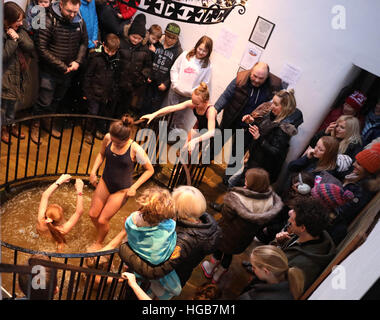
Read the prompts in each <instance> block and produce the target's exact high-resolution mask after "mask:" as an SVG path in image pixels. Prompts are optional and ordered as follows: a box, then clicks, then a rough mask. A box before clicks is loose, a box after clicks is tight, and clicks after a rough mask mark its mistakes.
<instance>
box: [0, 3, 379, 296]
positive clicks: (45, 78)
mask: <svg viewBox="0 0 380 320" xmlns="http://www.w3.org/2000/svg"><path fill="white" fill-rule="evenodd" d="M135 2H136V4H137V5H138V2H139V1H135ZM41 12H44V13H46V16H44V17H45V19H44V23H45V27H44V28H40V22H41V19H40V20H38V21H39V22H38V23H37V22H36V17H38V16H39V14H40V13H41ZM39 17H41V16H39ZM24 18H26V20H25V21H24ZM180 34H181V29H180V27H179V26H178V25H177V24H176V23H174V22H170V23H168V24H167V25H166V26H165V29H164V31H163V28H162V27H161V26H159V25H157V24H154V25H152V26H150V27H149V28H148V30H147V28H146V17H145V15H144V14H141V13H136V9H135V8H133V7H128V6H127V5H126V4H125V3H120V2H118V1H111V0H108V1H102V2H99V3H98V2H97V3H96V5H95V0H60V1H53V2H52V3H50V2H49V1H47V0H37V1H36V3H34V1H31V3H30V5H29V6H28V8H27V12H26V14H25V13H24V11H23V10H22V9H21V8H20V7H19V6H18V5H17V4H16V3H14V2H6V3H5V4H4V36H3V43H4V47H3V87H2V105H1V116H2V129H1V140H2V142H3V143H6V144H7V143H9V135H10V134H12V135H14V136H15V137H17V138H19V139H23V138H25V134H24V133H23V132H22V130H16V128H15V127H14V126H12V123H13V122H14V120H15V116H16V112H15V111H16V108H15V106H16V102H17V101H18V100H19V99H20V96H21V95H22V94H23V84H24V82H25V81H26V79H25V77H24V76H23V75H24V73H25V71H26V70H27V68H28V59H29V57H30V56H31V55H33V54H34V52H37V55H38V59H39V66H40V67H39V77H40V85H39V94H38V97H37V100H36V101H35V102H34V104H33V107H32V110H33V111H32V112H33V114H34V115H42V114H49V113H53V114H54V113H59V112H60V111H61V102H62V99H63V98H64V97H65V95H66V94H67V91H68V89H69V88H70V86H71V85H72V84H73V79H74V77H76V78H77V79H80V83H81V98H82V100H83V103H85V105H86V106H87V113H88V114H90V115H103V116H107V117H112V118H116V119H121V120H119V121H114V122H113V123H112V124H111V125H110V126H109V127H108V125H107V124H106V122H104V121H102V120H98V119H97V120H91V121H88V123H87V126H86V128H84V129H83V130H85V133H86V136H85V141H86V142H87V143H89V144H93V143H94V139H95V138H97V139H100V140H102V144H101V148H100V151H99V153H98V155H97V157H96V160H95V162H94V164H93V166H92V168H91V174H90V183H91V184H93V185H94V186H95V187H96V189H95V192H94V195H93V197H92V202H91V207H90V210H89V216H90V218H91V221H92V223H93V224H94V227H95V228H96V234H97V236H96V240H95V242H94V243H93V244H92V245H91V246H90V247H89V248H88V250H89V251H90V252H94V251H98V250H108V249H111V248H120V249H119V254H120V257H121V258H122V260H123V261H124V262H125V263H126V264H127V265H128V266H130V268H131V270H133V271H134V273H126V274H125V277H126V279H128V282H129V283H130V285H131V287H132V289H133V290H134V291H135V292H136V295H137V296H138V297H139V298H141V299H150V298H153V299H171V298H172V297H175V296H178V295H179V294H180V293H181V290H182V288H183V287H184V286H185V284H186V282H187V281H188V280H189V278H190V276H191V273H192V271H193V270H194V268H195V267H197V266H198V265H200V266H201V268H202V270H203V273H204V275H205V277H206V278H207V279H210V280H211V282H212V283H213V284H214V285H215V286H217V285H218V283H220V280H221V279H222V278H223V276H224V274H226V273H227V272H228V271H229V266H230V264H231V261H232V259H233V255H237V254H240V253H242V252H244V251H245V250H246V249H247V248H248V246H249V245H250V244H251V243H252V241H253V240H254V238H255V237H256V239H257V240H259V241H260V245H258V246H257V247H256V248H255V249H254V250H253V251H252V253H251V255H250V261H249V262H246V263H244V265H245V267H246V269H247V271H248V272H250V273H252V274H254V277H253V280H252V282H250V283H249V284H248V285H247V287H246V288H245V289H244V290H243V292H242V293H241V296H240V297H239V298H240V299H298V298H299V297H300V296H301V295H302V293H303V292H304V291H305V290H306V289H307V288H308V287H309V286H310V285H311V284H312V283H313V281H314V280H315V279H316V278H317V277H318V275H319V274H320V273H321V272H322V270H323V269H324V268H325V267H326V266H327V264H328V263H329V262H330V261H331V259H332V258H333V257H334V255H335V254H336V247H337V246H338V245H339V243H340V242H341V241H342V240H343V239H344V237H345V236H346V234H347V230H348V227H349V225H350V223H352V221H353V220H354V219H355V217H356V216H357V215H358V214H359V213H360V211H361V210H362V209H363V208H364V206H365V205H366V204H367V203H368V202H369V201H370V200H371V199H372V197H373V196H374V195H375V194H376V192H378V190H379V187H378V186H379V183H378V182H379V179H380V176H379V172H380V134H379V125H380V121H379V117H380V98H378V99H377V101H376V102H375V105H374V106H373V108H371V109H370V110H369V111H368V113H367V114H366V115H363V114H362V113H360V110H361V109H362V108H363V106H364V105H365V103H366V99H367V98H366V97H365V96H364V94H363V93H361V92H359V91H358V90H355V92H353V93H352V94H351V95H349V96H348V97H347V99H346V100H345V102H344V104H343V105H342V106H339V108H337V109H334V110H332V111H331V113H330V114H329V115H328V116H327V118H326V120H325V121H324V123H323V124H322V125H321V128H320V129H319V131H318V132H317V133H316V135H315V136H314V137H313V138H312V139H311V141H310V143H309V146H308V148H307V149H306V150H305V152H304V154H303V155H302V156H301V157H300V158H298V159H295V160H293V161H291V162H290V163H289V164H288V166H287V167H286V168H285V173H286V174H285V180H284V183H283V187H282V189H281V190H280V189H277V188H275V182H276V181H277V180H278V178H279V175H280V172H281V170H282V169H284V168H283V165H284V163H285V159H286V157H287V154H288V150H289V146H290V141H291V138H292V137H293V136H295V135H297V133H298V127H299V126H300V125H301V124H302V123H303V115H302V112H301V110H300V109H299V108H297V102H296V94H295V91H294V90H293V89H286V88H285V89H284V88H282V87H281V84H275V83H274V81H273V80H272V78H271V76H270V69H269V66H268V64H266V63H264V62H258V63H256V64H255V65H254V66H253V67H252V68H251V69H250V70H244V71H241V72H238V74H237V76H236V78H234V79H233V80H232V81H231V82H230V83H229V85H228V86H227V88H226V89H225V91H224V92H223V93H222V95H221V96H220V97H219V98H218V99H217V101H216V102H215V105H211V104H210V90H211V88H212V86H211V85H212V84H211V79H212V77H211V75H212V63H211V54H212V48H213V41H212V39H211V38H210V37H208V36H202V37H201V38H200V39H199V40H198V41H197V43H196V44H195V45H194V47H193V48H190V49H189V50H182V47H181V44H180V41H179V35H180ZM222 111H223V115H222V117H221V120H220V121H217V115H218V114H219V113H220V112H222ZM168 113H173V119H172V122H171V128H170V129H171V131H174V132H176V130H177V131H179V132H180V133H178V135H179V136H181V133H183V132H185V135H184V137H183V138H184V139H185V140H186V144H185V148H187V151H188V152H189V153H191V152H192V151H193V150H194V148H195V147H196V146H197V145H198V144H200V143H201V142H202V141H210V142H211V144H212V142H213V137H214V133H215V130H216V129H221V130H224V129H230V130H232V132H233V135H232V155H234V154H235V155H236V153H237V152H238V149H239V148H238V144H242V145H243V147H242V148H240V149H242V150H243V151H244V153H245V154H246V157H245V159H246V161H243V157H241V166H242V167H241V170H239V171H238V172H237V173H235V174H231V173H230V171H228V168H229V167H227V169H226V173H225V175H224V176H223V182H224V183H225V184H226V185H227V186H228V189H227V193H226V194H225V196H224V200H223V203H209V206H210V207H211V208H212V209H214V210H218V211H221V215H222V218H221V219H220V220H218V221H216V220H215V219H214V218H213V216H212V215H211V214H209V213H208V212H207V202H206V199H205V197H204V195H203V194H202V192H201V191H200V190H198V189H197V188H194V187H190V186H180V187H178V188H176V189H174V191H173V192H172V193H170V192H169V191H167V190H164V189H162V188H158V187H155V188H148V189H146V190H144V191H143V192H142V194H141V195H140V196H138V197H137V199H136V201H137V203H138V204H139V205H140V208H139V210H137V211H136V212H133V213H131V214H130V216H129V217H128V218H127V219H126V221H125V225H124V227H123V228H122V231H121V232H120V233H119V234H118V235H117V237H116V238H115V239H113V240H112V241H111V242H110V243H108V244H105V243H104V240H105V238H106V236H107V234H108V231H109V221H110V219H112V217H113V216H114V215H115V214H116V213H117V212H118V210H119V209H120V208H121V207H122V206H123V205H124V203H125V202H126V200H127V199H128V198H130V197H134V196H135V195H136V190H137V189H138V188H140V187H141V186H142V185H143V184H144V183H145V182H146V181H147V180H148V179H149V178H150V177H151V176H152V175H153V173H154V168H153V166H152V164H151V163H150V160H149V158H148V156H147V154H146V153H145V152H144V150H143V149H142V148H141V147H140V146H139V145H138V144H137V143H136V142H134V141H133V140H132V139H131V136H130V135H131V125H132V123H133V117H134V119H138V118H140V117H141V118H143V119H146V120H148V123H150V122H151V121H152V120H153V119H154V118H156V117H160V116H163V115H166V114H168ZM125 114H129V116H126V115H125ZM46 119H48V118H46ZM40 125H43V126H44V127H45V129H46V130H49V131H50V132H51V135H52V136H53V137H55V138H60V137H61V134H62V130H60V128H59V127H57V124H53V123H51V122H49V121H48V120H44V121H41V123H40V122H39V121H35V122H34V123H33V125H32V132H31V140H32V141H33V142H34V143H36V144H40V143H42V139H41V137H40V128H39V126H40ZM194 129H198V130H202V129H203V130H204V131H203V132H205V133H203V134H200V135H199V134H198V135H197V132H198V131H196V130H194ZM198 133H199V132H198ZM225 143H226V141H223V144H225ZM231 158H232V159H233V156H231ZM235 160H236V162H238V161H240V160H238V157H235ZM137 161H138V162H139V163H140V164H143V168H144V171H143V173H142V174H141V175H140V176H139V178H138V179H137V180H136V181H133V179H132V171H133V167H134V163H135V162H137ZM103 162H105V169H104V171H103V175H102V176H101V177H100V179H99V180H98V177H97V171H98V169H99V168H100V166H101V165H102V164H103ZM235 164H236V163H235ZM231 165H234V163H232V162H231V161H230V163H229V164H228V166H231ZM70 178H71V177H70V176H68V175H63V176H61V177H60V178H59V179H58V180H57V181H56V182H55V183H54V184H52V185H51V186H50V187H49V188H48V189H47V190H46V191H45V192H44V193H43V196H42V199H41V204H40V208H39V210H38V223H37V230H38V232H39V233H40V234H41V235H48V236H49V235H50V236H51V237H52V238H53V239H54V241H56V242H57V245H58V249H59V250H61V249H62V247H63V245H64V243H65V238H64V235H65V234H67V233H68V232H69V231H70V230H71V229H72V228H73V227H74V226H75V224H76V222H77V221H78V220H79V219H80V217H81V215H82V213H83V205H82V200H81V196H82V191H83V190H82V189H83V182H82V181H81V180H79V179H78V180H77V181H76V184H75V187H76V191H77V209H76V212H75V214H74V215H73V216H72V217H71V218H70V219H69V220H68V221H67V222H65V221H63V215H62V208H60V206H59V205H54V204H53V205H48V199H49V196H50V195H51V194H52V193H53V192H54V191H55V190H56V189H57V188H58V187H59V185H60V184H61V183H65V182H67V181H69V180H70ZM207 257H208V258H207ZM205 258H206V259H205ZM143 280H147V281H149V282H150V287H149V290H148V291H147V292H144V291H142V289H141V288H140V287H139V285H138V283H141V282H142V281H143ZM209 289H210V288H209V287H207V290H209Z"/></svg>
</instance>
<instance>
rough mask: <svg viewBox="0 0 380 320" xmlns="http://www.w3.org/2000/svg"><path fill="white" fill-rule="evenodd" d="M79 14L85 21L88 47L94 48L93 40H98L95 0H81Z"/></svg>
mask: <svg viewBox="0 0 380 320" xmlns="http://www.w3.org/2000/svg"><path fill="white" fill-rule="evenodd" d="M80 14H81V16H82V18H83V20H84V21H85V22H86V29H87V35H88V48H89V49H92V48H95V43H94V41H96V40H98V15H97V13H96V7H95V0H91V1H90V2H88V1H87V0H81V4H80Z"/></svg>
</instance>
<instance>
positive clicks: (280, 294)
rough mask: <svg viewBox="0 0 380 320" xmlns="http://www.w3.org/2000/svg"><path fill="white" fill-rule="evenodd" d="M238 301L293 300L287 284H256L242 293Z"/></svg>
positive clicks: (286, 282)
mask: <svg viewBox="0 0 380 320" xmlns="http://www.w3.org/2000/svg"><path fill="white" fill-rule="evenodd" d="M238 300H294V297H293V295H292V294H291V292H290V288H289V282H288V281H283V282H280V283H274V284H271V283H257V284H254V285H253V286H252V287H251V289H250V290H249V291H247V292H245V293H243V294H242V295H241V296H240V297H239V298H238Z"/></svg>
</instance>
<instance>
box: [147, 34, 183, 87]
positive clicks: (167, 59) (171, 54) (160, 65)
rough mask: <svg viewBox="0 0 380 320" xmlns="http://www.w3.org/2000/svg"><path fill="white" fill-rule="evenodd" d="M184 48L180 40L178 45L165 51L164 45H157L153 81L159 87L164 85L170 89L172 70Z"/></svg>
mask: <svg viewBox="0 0 380 320" xmlns="http://www.w3.org/2000/svg"><path fill="white" fill-rule="evenodd" d="M182 51H183V50H182V47H181V43H180V42H179V40H178V41H177V43H176V44H175V45H174V46H172V47H170V48H167V49H165V48H164V46H163V44H162V43H160V44H157V46H156V52H155V55H154V59H153V68H152V75H151V80H152V81H155V83H156V84H157V85H160V84H161V83H163V84H164V85H165V87H166V88H167V89H169V88H170V84H171V82H170V69H171V67H172V66H173V64H174V62H175V61H176V59H177V58H178V56H179V55H180V54H181V53H182Z"/></svg>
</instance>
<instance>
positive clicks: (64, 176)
mask: <svg viewBox="0 0 380 320" xmlns="http://www.w3.org/2000/svg"><path fill="white" fill-rule="evenodd" d="M70 180H71V175H69V174H62V175H61V176H60V177H59V178H58V179H57V181H56V183H58V184H62V183H66V182H69V181H70Z"/></svg>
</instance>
